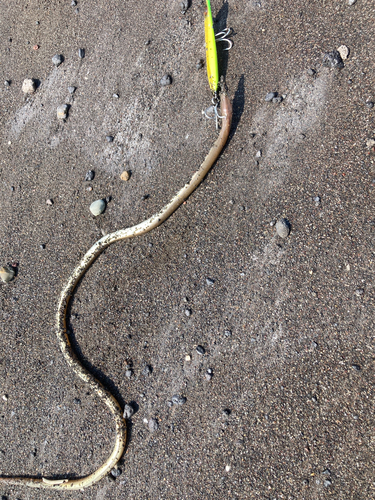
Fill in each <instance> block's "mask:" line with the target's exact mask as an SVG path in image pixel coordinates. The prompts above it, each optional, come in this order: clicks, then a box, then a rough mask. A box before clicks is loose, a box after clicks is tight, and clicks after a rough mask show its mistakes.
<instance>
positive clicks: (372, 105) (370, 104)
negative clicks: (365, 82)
mask: <svg viewBox="0 0 375 500" xmlns="http://www.w3.org/2000/svg"><path fill="white" fill-rule="evenodd" d="M366 106H367V107H368V108H369V109H372V108H373V107H374V103H373V102H371V101H368V102H366Z"/></svg>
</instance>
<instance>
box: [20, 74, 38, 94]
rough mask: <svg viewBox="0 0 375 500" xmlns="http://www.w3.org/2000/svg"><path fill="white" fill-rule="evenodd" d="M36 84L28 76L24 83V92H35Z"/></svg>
mask: <svg viewBox="0 0 375 500" xmlns="http://www.w3.org/2000/svg"><path fill="white" fill-rule="evenodd" d="M35 89H36V85H35V82H34V80H33V79H32V78H26V80H24V81H23V84H22V92H23V93H24V94H33V93H34V92H35Z"/></svg>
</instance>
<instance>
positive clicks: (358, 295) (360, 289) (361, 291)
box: [355, 288, 364, 297]
mask: <svg viewBox="0 0 375 500" xmlns="http://www.w3.org/2000/svg"><path fill="white" fill-rule="evenodd" d="M355 294H356V295H357V297H360V296H361V295H363V294H364V290H363V289H362V288H358V290H356V291H355Z"/></svg>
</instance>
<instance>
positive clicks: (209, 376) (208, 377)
mask: <svg viewBox="0 0 375 500" xmlns="http://www.w3.org/2000/svg"><path fill="white" fill-rule="evenodd" d="M204 378H205V379H206V380H208V381H210V380H211V379H212V374H211V373H205V375H204Z"/></svg>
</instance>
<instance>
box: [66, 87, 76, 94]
mask: <svg viewBox="0 0 375 500" xmlns="http://www.w3.org/2000/svg"><path fill="white" fill-rule="evenodd" d="M68 91H69V94H74V92H75V91H76V87H68Z"/></svg>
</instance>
